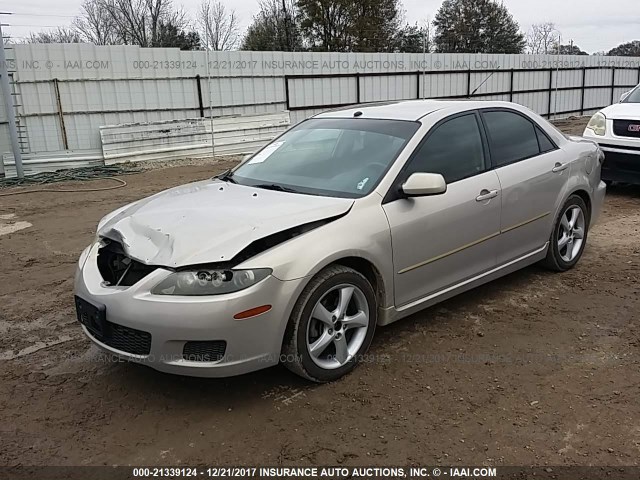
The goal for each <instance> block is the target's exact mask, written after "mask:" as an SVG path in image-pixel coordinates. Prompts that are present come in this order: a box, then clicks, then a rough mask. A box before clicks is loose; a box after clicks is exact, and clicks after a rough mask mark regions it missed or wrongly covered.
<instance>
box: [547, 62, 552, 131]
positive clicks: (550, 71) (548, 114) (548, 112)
mask: <svg viewBox="0 0 640 480" xmlns="http://www.w3.org/2000/svg"><path fill="white" fill-rule="evenodd" d="M548 72H549V103H548V105H547V117H548V118H549V120H551V94H552V93H553V68H550V69H549V70H548Z"/></svg>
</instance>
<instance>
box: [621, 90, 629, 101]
mask: <svg viewBox="0 0 640 480" xmlns="http://www.w3.org/2000/svg"><path fill="white" fill-rule="evenodd" d="M630 93H631V91H629V92H624V93H623V94H622V95H620V102H623V101H624V99H625V98H627V97H628V96H629V94H630Z"/></svg>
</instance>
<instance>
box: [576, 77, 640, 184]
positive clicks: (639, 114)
mask: <svg viewBox="0 0 640 480" xmlns="http://www.w3.org/2000/svg"><path fill="white" fill-rule="evenodd" d="M584 137H586V138H588V139H590V140H594V141H595V142H597V143H598V145H600V148H601V149H602V150H603V151H604V153H605V162H604V165H603V166H602V179H603V180H605V181H607V182H611V181H614V182H624V183H635V184H640V85H638V86H637V87H636V88H634V89H633V90H631V91H630V92H627V93H625V94H624V95H622V98H621V99H620V103H616V104H615V105H610V106H608V107H607V108H604V109H603V110H600V111H599V112H598V113H596V114H595V115H594V116H593V117H592V118H591V120H590V121H589V124H588V125H587V128H586V129H585V131H584Z"/></svg>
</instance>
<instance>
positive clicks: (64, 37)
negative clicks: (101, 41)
mask: <svg viewBox="0 0 640 480" xmlns="http://www.w3.org/2000/svg"><path fill="white" fill-rule="evenodd" d="M25 43H82V38H81V36H80V34H79V33H78V32H77V31H76V30H74V29H73V28H67V27H58V28H56V29H55V30H47V31H42V32H38V33H31V34H29V36H28V37H27V38H26V39H25Z"/></svg>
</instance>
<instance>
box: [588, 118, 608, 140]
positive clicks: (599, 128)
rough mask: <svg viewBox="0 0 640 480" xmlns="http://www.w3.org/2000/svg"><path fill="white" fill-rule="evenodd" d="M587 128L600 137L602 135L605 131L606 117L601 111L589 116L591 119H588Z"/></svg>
mask: <svg viewBox="0 0 640 480" xmlns="http://www.w3.org/2000/svg"><path fill="white" fill-rule="evenodd" d="M587 128H588V129H589V130H591V131H593V133H595V134H596V135H598V136H600V137H602V136H604V134H605V133H606V132H607V117H605V116H604V114H603V113H600V112H598V113H596V114H595V115H594V116H593V117H591V120H589V123H588V124H587Z"/></svg>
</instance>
